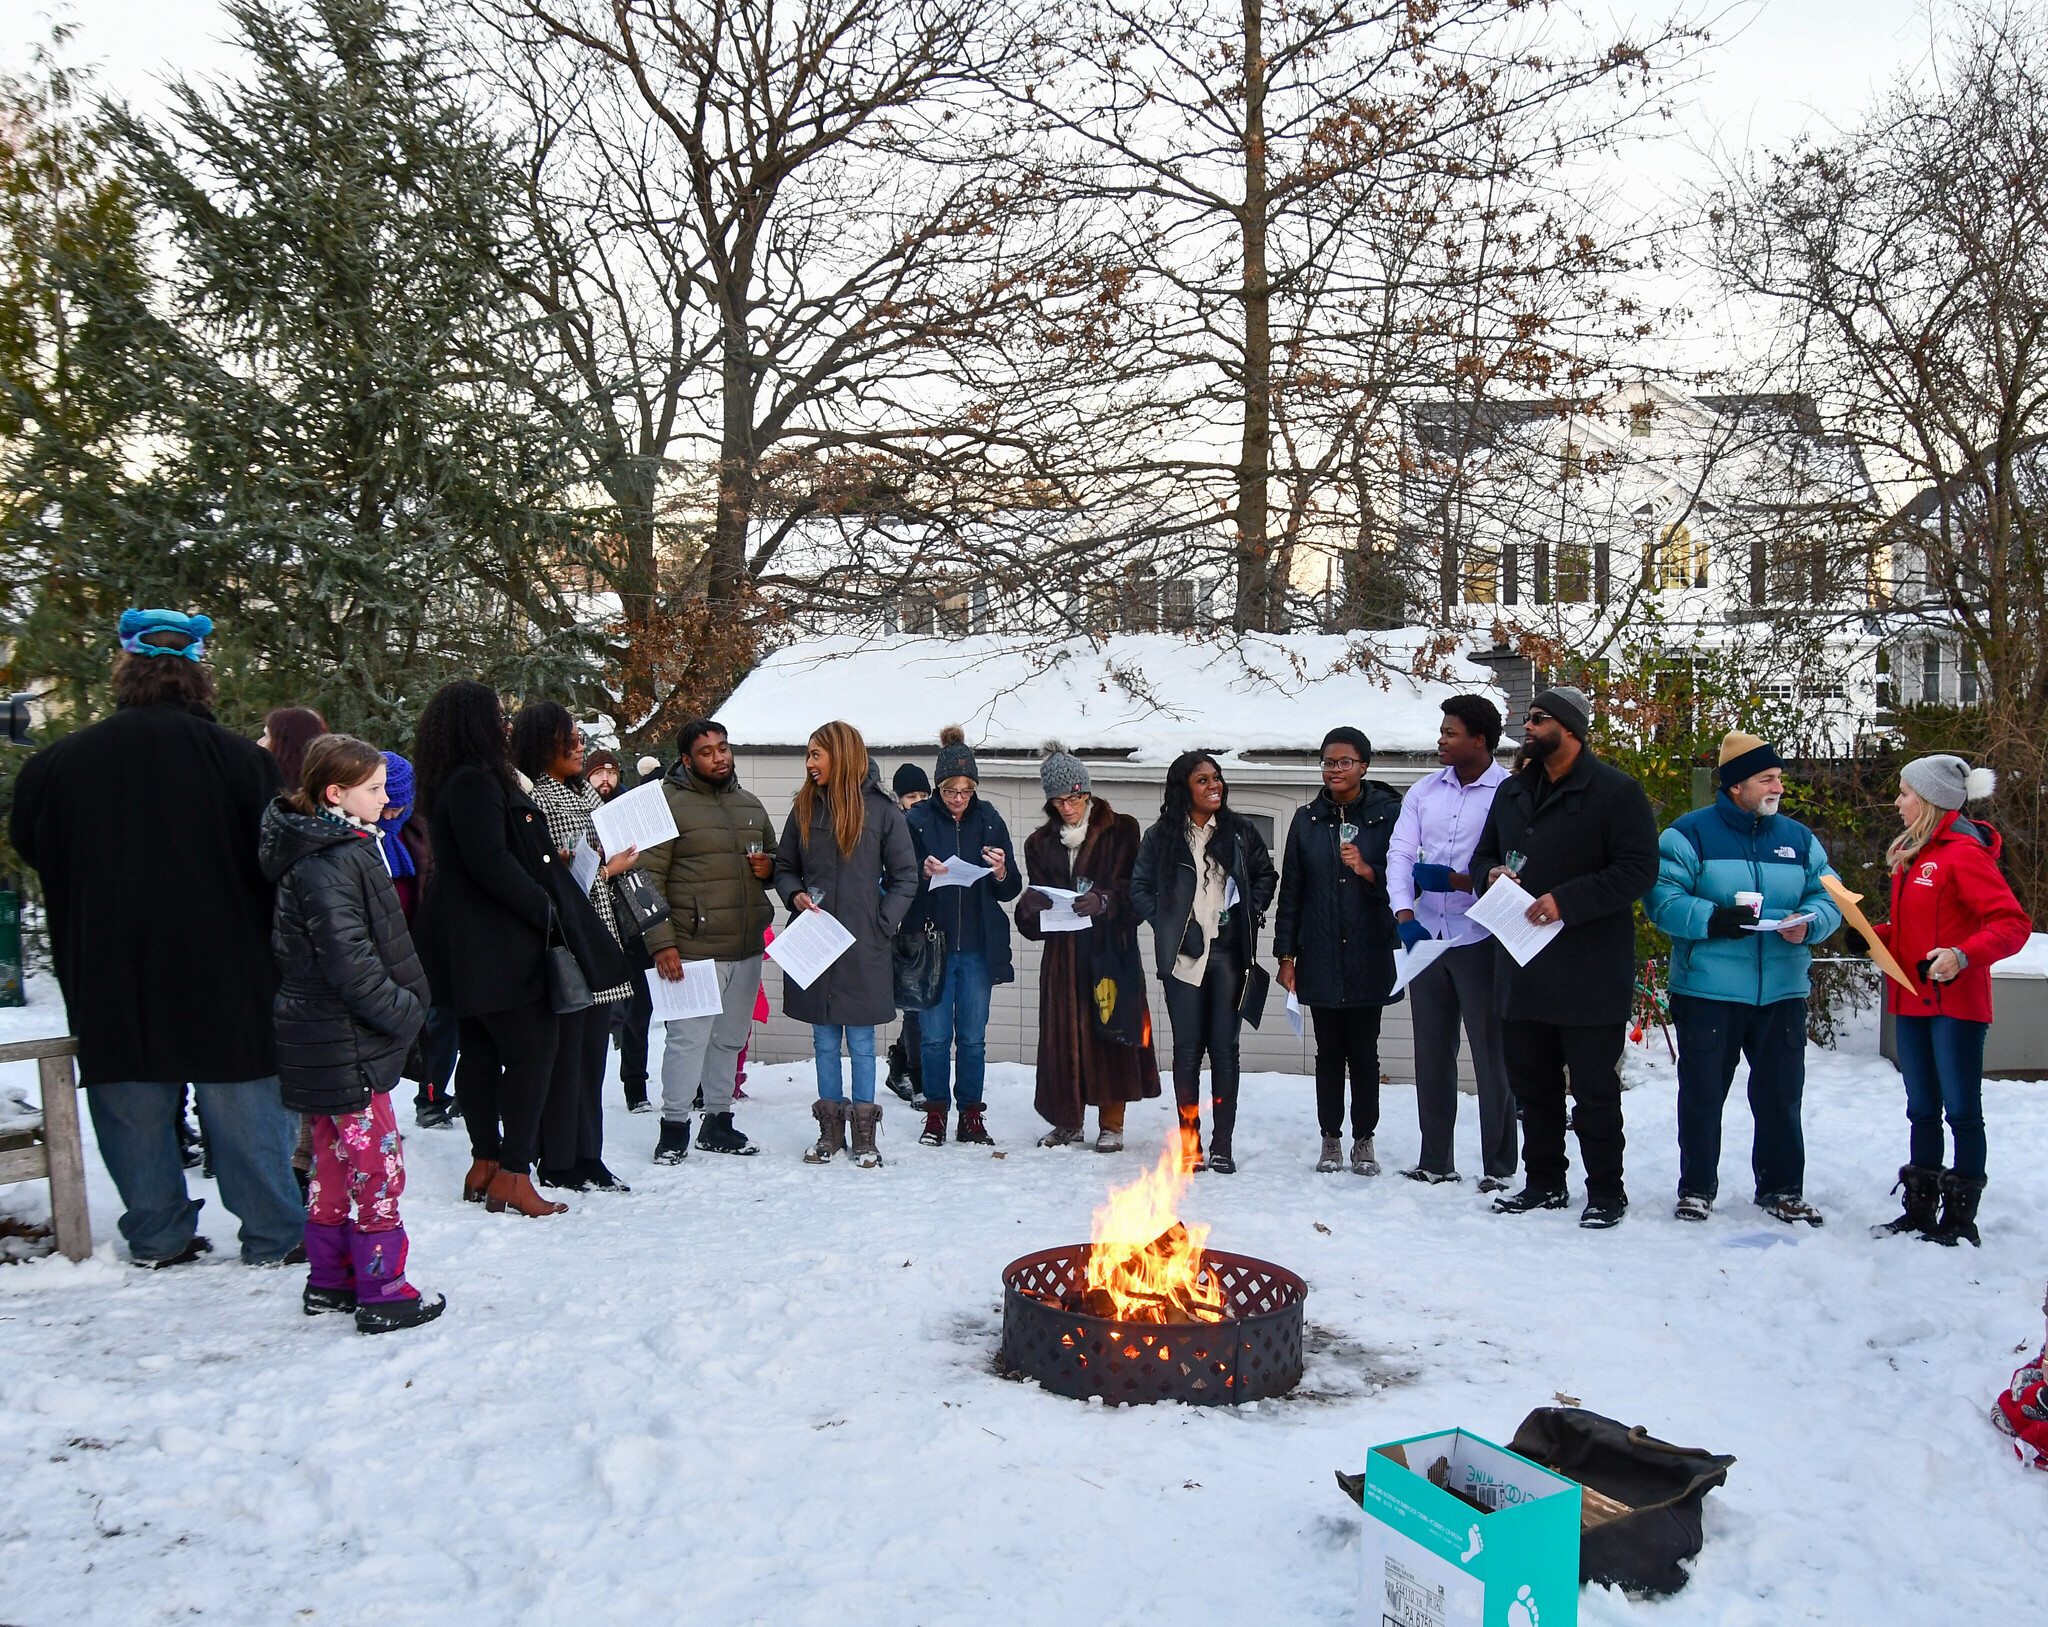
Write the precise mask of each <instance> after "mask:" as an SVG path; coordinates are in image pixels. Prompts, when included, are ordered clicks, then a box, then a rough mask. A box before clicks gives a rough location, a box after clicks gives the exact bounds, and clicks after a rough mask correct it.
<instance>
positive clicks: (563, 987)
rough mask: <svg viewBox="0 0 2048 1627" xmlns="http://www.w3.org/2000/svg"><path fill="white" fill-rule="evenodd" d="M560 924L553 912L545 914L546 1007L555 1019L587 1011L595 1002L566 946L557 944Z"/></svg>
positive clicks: (572, 955)
mask: <svg viewBox="0 0 2048 1627" xmlns="http://www.w3.org/2000/svg"><path fill="white" fill-rule="evenodd" d="M561 931H562V929H561V925H560V923H559V922H557V921H556V919H555V912H554V911H553V910H549V911H548V947H547V968H548V1005H549V1007H550V1008H551V1009H552V1010H553V1012H554V1014H555V1015H556V1016H557V1017H568V1016H573V1015H574V1014H575V1013H577V1012H579V1011H587V1010H589V1009H590V1007H592V1006H593V1005H595V1004H596V1003H597V1002H596V1001H595V1000H593V999H592V998H591V995H590V982H589V980H588V979H587V978H585V977H584V975H583V968H582V967H581V966H579V965H577V964H576V957H575V955H574V954H573V953H571V952H570V949H569V946H568V945H567V944H566V943H557V942H555V939H556V938H558V937H560V936H561Z"/></svg>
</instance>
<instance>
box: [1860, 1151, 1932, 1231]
mask: <svg viewBox="0 0 2048 1627" xmlns="http://www.w3.org/2000/svg"><path fill="white" fill-rule="evenodd" d="M1946 1174H1947V1171H1945V1170H1942V1169H1937V1168H1935V1167H1934V1166H1932V1165H1929V1164H1907V1165H1905V1166H1904V1167H1903V1168H1901V1169H1900V1171H1899V1180H1898V1186H1894V1187H1893V1188H1892V1190H1893V1191H1894V1192H1896V1191H1898V1190H1899V1187H1901V1186H1902V1187H1904V1188H1905V1189H1906V1212H1905V1213H1904V1214H1902V1215H1900V1216H1899V1218H1898V1219H1897V1220H1888V1221H1886V1222H1885V1223H1884V1224H1883V1225H1882V1226H1873V1227H1871V1228H1870V1235H1871V1236H1872V1237H1896V1236H1898V1235H1899V1234H1900V1233H1901V1232H1913V1233H1915V1234H1917V1235H1918V1236H1921V1237H1925V1236H1926V1235H1927V1234H1928V1233H1929V1232H1931V1231H1933V1230H1934V1223H1935V1210H1936V1208H1937V1207H1938V1206H1939V1205H1940V1202H1941V1183H1942V1180H1943V1178H1944V1176H1945V1175H1946Z"/></svg>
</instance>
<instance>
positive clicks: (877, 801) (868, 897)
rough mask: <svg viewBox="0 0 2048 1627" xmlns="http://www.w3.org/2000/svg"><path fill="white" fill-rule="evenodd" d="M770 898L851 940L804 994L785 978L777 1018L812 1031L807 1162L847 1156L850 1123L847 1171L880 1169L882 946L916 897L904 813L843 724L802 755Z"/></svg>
mask: <svg viewBox="0 0 2048 1627" xmlns="http://www.w3.org/2000/svg"><path fill="white" fill-rule="evenodd" d="M775 891H776V893H777V895H778V896H780V898H781V899H782V902H783V903H784V904H786V905H787V906H789V908H790V909H791V910H792V911H797V910H810V909H820V910H823V911H825V912H826V913H827V914H829V915H831V916H832V917H833V918H834V919H835V920H837V921H838V922H839V924H840V925H841V926H843V927H844V928H846V930H847V931H848V932H850V933H852V934H853V943H852V945H851V946H850V947H849V948H848V949H847V951H846V952H845V953H844V954H843V955H841V956H840V957H839V958H838V959H837V960H835V961H834V962H833V963H832V964H831V965H830V966H829V967H827V968H826V969H825V971H824V973H823V974H822V975H820V976H819V977H818V978H817V980H816V981H814V982H813V983H812V984H811V986H810V987H809V988H799V987H798V986H797V983H796V980H795V979H794V978H792V977H790V976H788V975H787V974H786V973H785V974H784V977H783V995H782V1002H783V1004H782V1009H783V1010H784V1011H786V1012H788V1013H789V1015H790V1016H792V1017H794V1018H795V1019H796V1020H797V1021H798V1022H807V1023H809V1024H810V1025H811V1041H812V1046H811V1048H812V1053H813V1055H814V1056H815V1057H816V1058H817V1065H818V1100H817V1101H816V1102H815V1103H813V1104H812V1108H811V1111H812V1112H813V1113H814V1114H815V1115H816V1116H817V1120H818V1143H817V1145H816V1146H814V1147H812V1148H811V1149H810V1150H809V1151H808V1152H806V1153H805V1154H804V1162H805V1163H807V1164H822V1163H826V1162H828V1161H829V1160H830V1159H831V1158H832V1156H833V1155H834V1154H835V1153H839V1152H843V1151H845V1150H846V1130H847V1125H848V1122H849V1117H850V1120H851V1124H852V1128H853V1156H854V1161H855V1162H856V1163H858V1164H859V1165H860V1166H861V1167H862V1168H863V1169H871V1168H873V1167H874V1166H875V1165H877V1164H879V1163H881V1161H882V1157H881V1153H880V1152H879V1151H878V1150H877V1149H876V1146H875V1130H876V1128H877V1126H879V1125H880V1123H881V1121H882V1109H881V1105H880V1104H879V1103H878V1102H876V1100H875V1027H876V1025H877V1024H880V1023H887V1022H891V1021H893V1020H894V1019H895V1016H896V986H895V976H894V970H893V966H892V962H891V953H890V950H891V940H892V939H893V938H894V937H895V935H896V929H897V928H898V927H899V926H901V925H902V924H903V918H904V916H905V915H907V914H908V913H909V912H910V906H911V903H912V901H913V900H914V899H915V898H916V897H917V853H916V849H915V847H914V846H913V844H912V842H911V839H910V826H909V825H908V824H907V823H906V822H905V820H904V817H903V810H902V809H901V808H899V807H897V806H896V803H895V800H894V799H893V798H892V797H890V796H889V794H888V793H887V792H885V791H884V790H883V789H882V776H881V772H880V770H879V769H877V768H876V767H875V766H874V765H873V764H872V763H870V762H869V761H868V748H867V744H866V742H864V741H863V740H862V739H861V737H860V731H859V730H857V729H855V728H854V727H853V725H852V724H850V723H828V724H826V725H825V726H824V727H823V728H821V729H819V730H818V731H817V732H816V733H815V734H813V735H812V736H811V740H810V745H809V748H808V749H807V750H806V751H805V753H804V783H803V787H802V789H800V790H799V791H798V792H797V794H796V803H795V806H794V807H792V808H791V809H790V814H789V820H788V823H786V824H785V825H784V826H783V827H782V840H781V841H780V843H778V844H777V846H776V849H775ZM842 1052H844V1053H850V1054H851V1056H852V1059H853V1100H852V1102H851V1103H848V1102H847V1100H846V1094H845V1088H844V1084H843V1082H842V1078H841V1063H840V1058H841V1055H842Z"/></svg>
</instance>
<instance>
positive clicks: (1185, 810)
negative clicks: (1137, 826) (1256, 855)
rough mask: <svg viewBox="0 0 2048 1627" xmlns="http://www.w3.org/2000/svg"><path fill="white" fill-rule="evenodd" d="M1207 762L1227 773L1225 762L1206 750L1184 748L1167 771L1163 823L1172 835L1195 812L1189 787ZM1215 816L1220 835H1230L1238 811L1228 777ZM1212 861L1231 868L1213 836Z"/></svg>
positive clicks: (1221, 867)
mask: <svg viewBox="0 0 2048 1627" xmlns="http://www.w3.org/2000/svg"><path fill="white" fill-rule="evenodd" d="M1204 763H1207V764H1208V765H1209V766H1210V767H1211V768H1213V769H1215V770H1216V772H1217V774H1218V775H1221V774H1222V773H1223V765H1222V764H1221V763H1219V762H1217V761H1216V759H1215V758H1214V757H1211V756H1210V755H1209V754H1208V753H1207V752H1206V751H1184V752H1182V753H1181V754H1180V755H1179V756H1178V757H1176V758H1174V760H1173V766H1172V767H1171V768H1169V769H1168V770H1167V771H1166V795H1165V796H1163V797H1162V798H1160V801H1159V823H1160V824H1162V825H1164V826H1165V827H1166V829H1167V833H1168V834H1169V835H1173V836H1178V835H1180V833H1181V832H1182V831H1183V830H1184V829H1186V828H1187V825H1188V823H1189V820H1190V818H1191V817H1192V816H1193V814H1194V811H1195V799H1194V797H1193V795H1192V794H1190V792H1189V791H1188V780H1189V779H1190V778H1191V777H1192V776H1193V774H1194V772H1195V770H1196V769H1198V768H1200V767H1201V766H1202V765H1203V764H1204ZM1212 817H1214V819H1215V821H1216V835H1217V836H1228V835H1229V834H1230V833H1231V831H1232V830H1233V829H1234V828H1235V826H1236V823H1237V815H1236V814H1234V813H1232V812H1231V811H1230V781H1229V780H1228V779H1225V780H1224V782H1223V805H1222V806H1221V807H1219V808H1218V809H1217V810H1216V812H1215V814H1214V815H1213V816H1212ZM1209 862H1210V863H1211V864H1213V865H1215V866H1216V868H1217V869H1219V870H1223V869H1227V868H1229V867H1228V866H1227V865H1226V864H1224V862H1223V860H1222V859H1221V858H1219V857H1218V856H1217V849H1216V843H1215V840H1214V839H1213V838H1212V839H1211V840H1210V842H1209Z"/></svg>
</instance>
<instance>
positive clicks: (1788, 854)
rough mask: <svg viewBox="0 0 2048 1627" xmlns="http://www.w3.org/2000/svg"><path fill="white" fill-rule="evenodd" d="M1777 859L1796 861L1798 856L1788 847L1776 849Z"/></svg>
mask: <svg viewBox="0 0 2048 1627" xmlns="http://www.w3.org/2000/svg"><path fill="white" fill-rule="evenodd" d="M1778 857H1779V858H1781V859H1796V858H1798V857H1799V855H1798V854H1797V853H1795V852H1794V851H1793V850H1792V849H1791V848H1789V847H1781V848H1779V849H1778Z"/></svg>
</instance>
